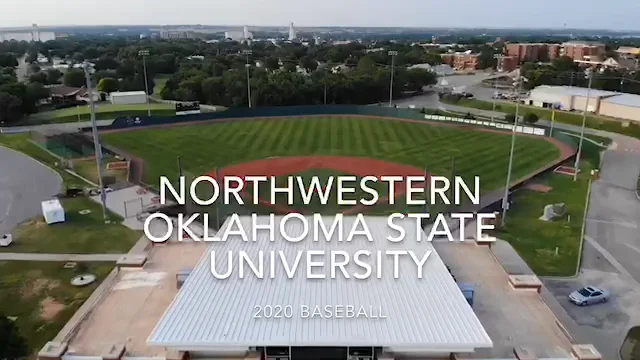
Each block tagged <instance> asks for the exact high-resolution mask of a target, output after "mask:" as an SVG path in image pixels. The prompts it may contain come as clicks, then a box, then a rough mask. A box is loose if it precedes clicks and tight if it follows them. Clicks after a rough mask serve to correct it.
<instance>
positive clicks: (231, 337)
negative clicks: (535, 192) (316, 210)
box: [147, 216, 493, 360]
mask: <svg viewBox="0 0 640 360" xmlns="http://www.w3.org/2000/svg"><path fill="white" fill-rule="evenodd" d="M306 219H307V221H308V223H309V228H308V229H307V230H308V231H306V232H305V231H304V230H303V226H301V222H300V220H294V221H287V222H286V223H285V224H282V226H283V228H284V229H285V231H286V233H287V235H288V236H290V237H292V238H299V239H301V242H296V243H293V242H289V241H286V240H285V239H284V237H283V236H282V234H281V232H280V231H275V232H273V233H272V234H273V237H272V240H274V241H271V240H270V233H269V231H257V232H255V233H254V234H255V235H254V236H255V239H254V241H248V242H247V241H242V239H241V238H240V237H239V236H235V237H234V236H233V235H232V236H231V237H229V238H227V241H225V242H217V243H211V244H212V245H211V246H210V247H209V250H208V251H205V254H204V255H203V256H202V258H201V259H200V261H199V262H198V264H197V265H196V267H195V268H194V269H193V270H192V272H191V273H190V275H189V278H188V279H187V280H186V281H185V282H184V285H182V288H181V289H180V291H179V292H178V294H177V295H176V296H175V298H174V299H173V301H172V302H171V305H169V307H168V308H167V310H166V312H165V313H164V315H163V316H162V318H161V319H160V321H159V322H158V323H157V325H156V327H155V329H154V330H153V331H152V333H151V335H150V336H149V337H148V339H147V345H148V346H152V347H161V348H166V349H167V350H169V351H178V352H182V351H188V352H189V355H190V356H191V358H218V357H224V358H233V356H234V355H239V356H241V357H244V355H245V354H246V353H247V351H254V352H261V353H262V354H263V355H264V354H266V355H267V356H266V358H267V359H269V358H270V355H273V354H274V353H276V352H284V353H281V354H280V356H279V357H273V359H276V358H280V359H294V360H297V359H309V358H311V357H309V356H308V355H309V353H310V352H313V353H314V354H315V356H314V357H313V358H316V359H319V358H320V357H318V356H319V355H318V354H319V353H321V354H325V355H327V356H325V357H324V358H327V359H331V358H338V357H339V358H342V359H348V358H352V357H351V356H347V354H348V353H350V352H351V351H353V350H356V349H358V350H359V352H360V356H363V355H364V357H360V358H361V359H364V358H369V359H373V358H374V354H375V355H376V356H377V358H380V359H382V358H384V357H385V354H386V353H392V354H394V355H395V356H397V357H400V356H402V355H412V356H418V357H419V358H434V357H435V356H438V357H437V358H447V359H448V358H449V356H450V355H451V353H458V352H460V353H468V352H474V351H475V350H476V349H486V348H492V347H493V342H492V340H491V338H490V337H489V335H488V334H487V332H486V331H485V329H484V327H483V326H482V324H481V323H480V320H478V318H477V316H476V314H475V313H474V311H473V309H472V308H471V306H470V305H469V303H468V302H467V300H466V299H465V297H464V295H463V294H462V292H461V291H460V288H459V286H458V284H456V282H455V281H454V279H453V278H452V277H451V275H450V273H449V271H448V270H447V267H446V266H445V264H444V263H443V262H442V260H441V259H440V257H439V255H438V254H437V252H436V251H435V249H434V248H433V246H432V245H431V243H430V242H426V241H422V242H418V241H417V240H416V239H417V237H418V236H419V235H420V236H422V238H423V239H425V238H426V234H424V232H423V231H422V230H417V229H416V226H415V222H413V221H407V222H404V223H403V222H400V221H399V222H396V224H397V225H399V226H402V227H403V229H405V231H406V237H405V239H406V240H405V241H402V242H391V241H389V240H387V237H389V236H392V237H395V236H396V234H397V232H396V231H395V230H393V229H392V228H390V227H389V226H388V225H387V218H386V217H366V219H365V222H366V225H367V228H368V229H369V230H370V234H371V236H372V238H373V239H372V240H373V241H372V242H369V241H367V239H366V238H365V237H363V236H357V235H356V237H355V238H354V239H353V241H338V236H336V235H337V233H341V234H342V233H343V234H344V237H345V238H346V237H347V236H348V234H349V233H350V229H353V228H354V227H355V225H356V222H355V219H356V217H344V218H343V222H342V224H341V225H340V224H338V225H337V226H336V228H340V227H341V226H342V229H340V230H337V231H334V232H333V235H332V236H331V238H330V239H329V240H327V241H325V239H324V238H323V236H322V235H320V236H319V237H320V238H321V239H319V241H314V236H313V232H314V231H313V229H311V226H312V225H311V224H313V220H312V218H311V217H307V218H306ZM333 219H334V217H332V216H328V217H325V218H323V219H321V221H322V222H324V226H325V229H329V228H331V226H332V223H333ZM282 220H283V217H282V216H277V217H276V218H275V221H274V225H275V228H276V229H280V228H281V227H280V226H281V222H282ZM240 222H241V228H243V229H245V231H247V232H248V233H252V229H253V225H252V218H251V216H243V217H241V218H240ZM268 222H269V220H268V217H267V216H263V217H259V218H258V220H257V222H256V224H266V223H268ZM361 226H362V225H360V226H358V227H357V228H358V229H361ZM227 228H229V229H237V227H236V226H235V225H232V224H231V221H227V222H226V223H225V224H224V225H223V226H222V228H221V230H220V232H219V234H220V235H218V236H222V234H223V233H225V232H226V231H227ZM418 231H420V234H418ZM365 247H366V250H367V251H370V252H371V254H374V256H372V257H367V258H366V259H363V258H360V260H361V261H363V262H366V263H370V262H375V261H377V260H375V258H376V255H375V254H377V253H378V252H380V253H381V254H382V256H383V257H384V255H383V254H385V253H388V251H396V250H400V251H414V252H415V254H416V256H418V257H420V258H424V256H423V254H425V253H426V252H427V251H430V255H429V257H428V260H427V261H426V262H425V263H424V264H423V268H422V269H423V273H424V274H425V275H424V276H423V277H422V278H420V277H418V274H417V270H416V265H415V263H414V262H413V260H411V258H410V257H408V256H407V257H404V258H400V260H398V262H396V263H388V262H387V261H388V259H389V258H390V257H385V258H384V260H380V261H382V262H381V263H379V265H377V267H379V268H380V271H381V275H380V276H377V275H376V274H374V273H375V272H376V271H375V270H374V273H371V274H370V275H371V276H369V277H365V278H364V279H360V280H358V279H356V278H354V276H350V277H347V276H345V274H347V275H348V274H356V273H362V272H364V271H363V269H362V268H358V266H356V265H355V264H357V262H354V261H353V260H352V261H350V262H348V263H347V264H346V265H345V264H343V265H344V267H342V268H341V269H342V271H337V272H336V276H335V277H333V276H332V275H331V273H333V271H330V269H331V268H332V266H331V265H329V264H330V261H331V260H330V258H331V257H332V255H331V256H330V255H329V254H332V251H334V250H338V251H344V252H346V253H348V254H356V253H357V252H358V251H359V250H362V249H364V248H365ZM212 251H213V253H212ZM271 251H274V252H275V253H277V254H280V255H276V257H278V256H282V257H285V258H286V259H287V261H288V262H289V264H290V263H291V262H293V261H294V259H295V258H297V256H298V255H297V254H299V251H303V254H304V253H305V252H306V251H312V252H314V253H315V255H317V257H316V259H315V260H313V262H310V260H309V255H310V254H311V252H309V253H306V255H302V257H301V258H300V259H301V260H300V262H301V264H300V265H299V266H298V267H297V270H294V271H293V274H287V273H286V272H285V271H287V272H290V271H289V270H285V268H283V266H285V267H287V268H289V269H290V268H291V266H290V265H284V264H280V263H276V264H274V266H275V267H274V268H273V269H274V271H275V276H274V277H271V276H270V275H266V276H264V277H263V278H260V277H258V276H256V275H255V273H253V272H252V271H251V270H249V267H248V266H245V273H244V276H243V278H240V276H239V270H238V268H237V265H236V264H237V262H238V260H237V259H236V260H230V261H233V263H234V265H233V266H232V267H231V269H233V270H232V272H233V273H232V274H230V276H229V277H227V278H226V279H216V278H215V277H214V276H213V275H212V272H213V270H212V267H214V268H216V271H218V272H226V271H228V270H225V269H227V265H231V264H229V263H228V262H227V254H228V253H232V254H235V255H234V256H239V255H238V254H239V253H240V252H243V253H244V254H246V255H247V256H248V257H250V258H251V259H252V261H257V259H258V258H259V257H260V254H262V253H263V252H264V258H265V261H266V263H267V264H266V266H265V267H264V269H268V268H271V265H270V263H269V261H270V260H267V259H268V258H270V255H269V253H270V252H271ZM322 254H325V255H322ZM305 259H306V260H305ZM321 259H322V260H321ZM216 262H217V264H216ZM340 262H341V263H342V261H341V260H340ZM302 263H306V264H302ZM311 264H315V265H311ZM318 264H320V265H318ZM310 266H313V267H314V269H313V271H312V273H314V274H324V275H325V276H326V277H325V278H316V279H309V278H308V276H309V275H308V274H309V268H310ZM396 266H397V268H398V271H399V272H398V274H400V275H399V276H398V277H397V278H396V277H394V274H393V272H394V271H393V269H394V268H396ZM374 267H375V266H374ZM333 269H334V270H335V267H333ZM267 273H269V270H267ZM277 306H281V307H283V314H284V315H275V316H274V313H273V312H272V311H271V310H273V307H277ZM341 306H344V307H345V309H346V310H345V309H343V310H345V311H343V312H340V311H341V310H340V309H341V308H340V307H341ZM349 306H355V308H357V311H358V313H359V314H361V312H360V311H361V310H363V309H362V308H360V307H361V306H362V307H363V308H364V310H365V311H367V312H368V313H367V314H366V315H367V317H366V318H365V317H364V316H363V315H358V317H353V316H352V317H350V318H347V316H349V315H348V314H349V310H348V309H349ZM257 307H259V308H260V309H258V310H256V308H257ZM307 307H308V308H311V309H312V311H314V313H315V310H313V309H315V308H316V307H320V308H322V309H323V310H322V313H323V314H324V315H322V316H315V315H314V316H313V317H308V316H307V317H305V314H307V313H306V312H305V309H306V308H307ZM328 307H330V310H331V314H332V315H331V316H330V318H327V317H324V316H329V315H328V313H327V312H326V311H327V310H326V309H327V308H328ZM263 310H264V311H263ZM276 311H278V310H277V309H276ZM263 312H264V314H263ZM267 312H269V314H267ZM256 313H258V315H257V316H258V317H256ZM307 315H309V314H307ZM351 315H355V314H354V313H352V314H351ZM321 347H322V348H321ZM363 353H365V354H363ZM349 355H355V354H349ZM262 358H263V359H264V358H265V357H262Z"/></svg>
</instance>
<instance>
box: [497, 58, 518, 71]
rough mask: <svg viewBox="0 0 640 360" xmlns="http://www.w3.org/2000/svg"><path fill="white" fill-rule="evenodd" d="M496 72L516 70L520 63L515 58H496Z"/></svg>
mask: <svg viewBox="0 0 640 360" xmlns="http://www.w3.org/2000/svg"><path fill="white" fill-rule="evenodd" d="M497 59H498V64H497V67H496V68H497V70H498V71H500V72H503V71H504V72H509V71H513V70H515V69H517V68H518V63H519V62H520V61H519V59H518V57H517V56H506V55H502V56H498V57H497Z"/></svg>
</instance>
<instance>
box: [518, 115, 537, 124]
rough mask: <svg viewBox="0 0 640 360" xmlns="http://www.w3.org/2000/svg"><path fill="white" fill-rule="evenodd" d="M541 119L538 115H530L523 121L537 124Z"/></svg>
mask: <svg viewBox="0 0 640 360" xmlns="http://www.w3.org/2000/svg"><path fill="white" fill-rule="evenodd" d="M539 119H540V118H539V117H538V114H536V113H528V114H526V115H525V116H524V117H523V118H522V121H524V122H525V123H527V124H535V123H537V122H538V120H539Z"/></svg>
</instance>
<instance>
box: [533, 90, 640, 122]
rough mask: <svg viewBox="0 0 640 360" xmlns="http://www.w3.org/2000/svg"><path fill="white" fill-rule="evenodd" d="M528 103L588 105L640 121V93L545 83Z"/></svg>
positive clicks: (580, 107)
mask: <svg viewBox="0 0 640 360" xmlns="http://www.w3.org/2000/svg"><path fill="white" fill-rule="evenodd" d="M587 93H588V95H589V96H588V97H587ZM525 103H526V104H528V105H533V106H539V107H544V108H552V107H555V108H557V109H561V110H568V111H584V110H585V108H586V109H587V111H588V112H591V113H594V114H599V115H604V116H609V117H615V118H619V119H627V120H634V121H640V95H635V94H625V93H619V92H613V91H604V90H596V89H591V91H590V92H589V91H588V89H586V88H581V87H575V86H550V85H542V86H538V87H536V88H535V89H533V90H531V93H530V94H529V97H528V98H527V99H526V100H525Z"/></svg>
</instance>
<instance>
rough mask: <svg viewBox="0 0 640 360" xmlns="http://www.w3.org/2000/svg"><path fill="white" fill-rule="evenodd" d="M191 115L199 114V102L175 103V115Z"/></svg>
mask: <svg viewBox="0 0 640 360" xmlns="http://www.w3.org/2000/svg"><path fill="white" fill-rule="evenodd" d="M191 114H200V103H199V102H197V101H194V102H183V103H176V115H191Z"/></svg>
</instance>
